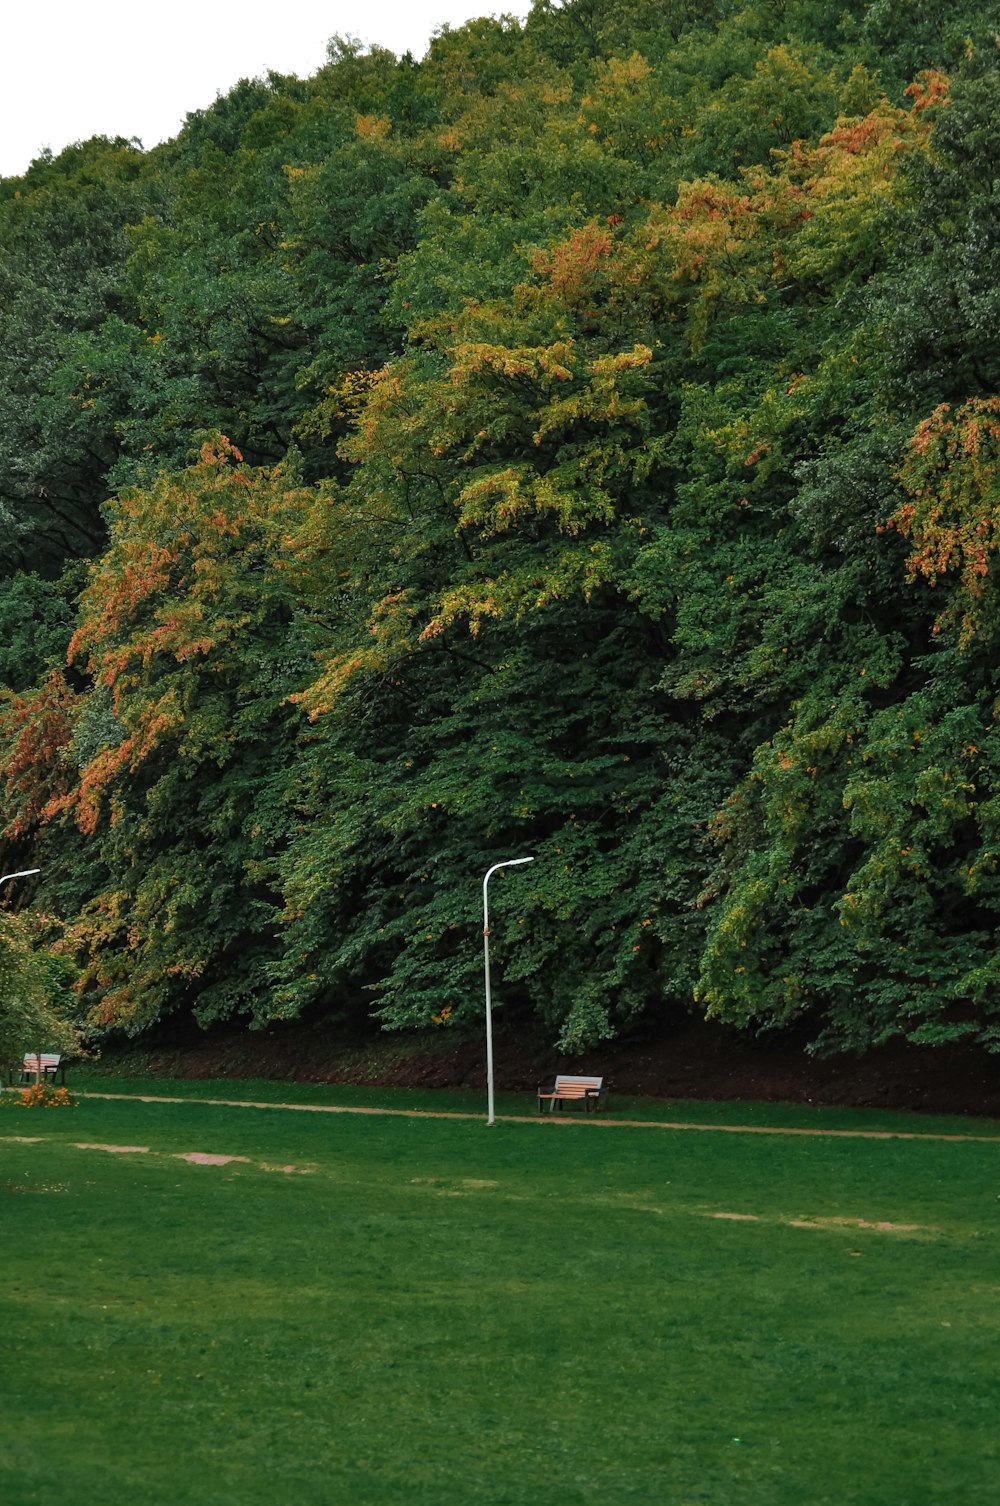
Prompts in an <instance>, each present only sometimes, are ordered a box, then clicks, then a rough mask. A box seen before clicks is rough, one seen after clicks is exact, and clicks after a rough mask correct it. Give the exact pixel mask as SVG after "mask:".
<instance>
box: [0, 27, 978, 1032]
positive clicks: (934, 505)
mask: <svg viewBox="0 0 1000 1506" xmlns="http://www.w3.org/2000/svg"><path fill="white" fill-rule="evenodd" d="M991 12H992V8H987V7H985V6H980V5H977V4H975V3H963V0H958V3H957V4H956V5H955V6H952V7H947V8H945V7H942V6H939V5H935V4H932V3H929V0H873V3H868V0H839V3H837V4H832V5H831V4H828V3H826V0H757V3H749V4H745V5H744V4H739V3H729V0H566V3H564V4H555V3H553V0H536V4H535V6H534V9H533V10H532V12H531V14H530V15H529V17H528V18H527V20H526V21H525V22H523V23H520V22H517V21H514V20H511V19H503V18H501V19H498V20H496V19H490V20H479V21H474V22H472V23H470V24H469V25H467V26H465V27H463V28H461V29H459V30H445V31H443V32H442V33H441V34H440V35H439V36H437V37H436V39H435V40H434V42H433V43H432V45H431V47H430V49H429V52H428V54H427V56H426V57H425V58H423V59H421V60H419V61H418V60H415V59H414V58H413V57H411V56H409V55H407V56H404V57H402V58H397V57H396V56H394V55H393V54H392V53H390V52H388V51H383V50H379V49H372V50H365V49H363V48H361V47H360V46H359V45H357V44H355V43H353V42H351V41H350V40H346V41H345V40H342V39H336V38H335V39H334V40H333V41H332V42H331V44H330V48H329V59H328V62H327V65H326V66H324V67H323V68H321V69H320V71H319V72H317V73H316V75H315V76H314V77H312V78H309V79H306V80H300V79H297V78H289V77H282V76H279V75H276V74H271V75H269V76H268V77H267V78H264V79H258V80H253V81H244V82H242V83H240V84H239V85H238V86H237V87H236V88H235V89H233V90H232V91H231V92H230V93H229V94H227V95H226V96H224V97H220V98H218V99H217V100H216V101H215V102H214V104H211V105H210V106H209V107H207V108H206V109H204V110H202V111H200V112H198V113H196V114H194V115H191V116H189V117H188V119H187V121H186V124H185V126H184V128H183V130H182V131H181V132H180V134H179V135H178V137H177V138H176V139H175V140H173V141H171V142H169V143H167V144H165V145H163V146H160V147H157V148H155V149H154V150H151V151H142V150H140V149H139V147H138V146H137V145H136V144H135V143H131V142H129V141H126V140H106V139H97V140H92V141H88V142H85V143H82V144H80V145H77V146H73V147H70V148H68V149H67V150H65V151H64V152H62V153H61V154H59V155H58V156H52V155H45V156H43V157H42V158H40V159H39V160H37V161H35V162H34V163H33V164H32V166H31V167H30V169H29V170H28V171H27V172H26V173H25V174H24V176H23V177H21V178H18V179H3V180H0V509H2V523H3V528H2V535H0V536H2V539H3V545H2V557H0V571H2V579H0V627H2V630H0V682H2V684H3V686H4V687H5V688H4V689H3V691H2V700H0V747H2V778H0V822H2V834H3V835H2V841H3V851H2V853H0V861H2V864H3V871H4V873H7V872H9V871H12V870H16V869H22V868H31V867H37V868H39V869H40V870H41V871H40V874H39V876H38V878H37V879H36V880H34V881H32V883H31V884H29V885H24V884H23V883H22V884H21V885H20V886H19V887H18V889H17V892H16V902H17V903H18V904H20V905H23V906H24V911H25V913H27V912H30V913H31V914H32V915H33V916H35V917H36V921H37V925H38V927H40V930H39V933H38V934H39V936H40V938H41V939H40V941H38V942H37V943H36V944H37V945H41V946H43V947H44V948H45V949H46V957H47V958H48V959H50V960H49V961H48V962H47V966H49V968H50V971H51V966H52V963H51V956H52V955H53V951H52V949H53V948H54V949H55V951H54V955H57V956H58V957H61V958H62V963H63V967H64V969H65V968H67V967H68V966H69V963H70V962H72V964H73V967H74V969H75V973H76V987H77V994H76V997H77V1000H78V1003H77V1008H78V1010H79V1011H80V1017H81V1018H82V1019H85V1020H86V1021H87V1022H88V1025H89V1028H90V1029H92V1030H96V1031H98V1032H99V1031H107V1030H115V1031H121V1030H124V1031H127V1032H129V1033H132V1034H135V1033H138V1032H140V1031H142V1030H144V1029H146V1028H147V1027H149V1026H150V1025H152V1024H153V1023H154V1022H156V1021H158V1020H160V1019H162V1018H163V1017H165V1016H168V1015H176V1014H178V1013H185V1012H186V1013H188V1014H192V1013H193V1015H194V1016H195V1018H196V1019H197V1020H198V1021H200V1022H201V1023H202V1024H204V1025H208V1024H211V1023H212V1022H215V1021H221V1020H230V1021H232V1022H239V1021H241V1020H242V1021H243V1022H245V1023H246V1024H248V1025H251V1026H252V1025H260V1024H263V1023H264V1022H266V1021H269V1020H273V1019H294V1018H298V1017H301V1018H305V1019H311V1020H316V1019H322V1018H330V1019H341V1020H345V1021H357V1020H358V1019H359V1018H365V1019H367V1018H372V1019H375V1020H377V1021H381V1022H382V1023H383V1024H385V1025H387V1026H389V1027H392V1028H400V1027H408V1026H414V1027H427V1026H430V1025H431V1024H432V1023H433V1024H436V1025H439V1026H441V1028H450V1027H451V1026H452V1025H454V1024H456V1023H461V1022H462V1021H463V1020H465V1021H468V1020H469V1019H470V1018H472V1017H473V1016H478V1014H479V1013H480V1011H481V1007H482V993H481V988H482V984H481V967H482V951H481V927H482V919H481V916H482V909H481V904H482V891H481V880H482V876H483V874H484V872H485V870H486V869H487V868H488V867H489V866H490V865H491V864H492V863H494V862H497V861H500V860H502V859H504V858H508V857H514V856H521V855H528V854H531V855H533V856H534V858H535V862H534V864H533V865H532V866H531V867H530V868H520V869H513V870H510V871H509V872H507V873H501V874H499V875H498V876H497V878H496V879H495V880H494V883H493V888H492V890H491V923H492V937H491V945H492V947H493V949H494V960H495V962H496V965H497V973H498V977H499V979H500V980H502V997H503V1002H504V1005H505V1009H506V1010H507V1012H508V1014H507V1017H508V1019H510V1020H514V1019H523V1020H528V1019H531V1020H532V1021H537V1022H539V1023H540V1024H541V1025H542V1026H543V1027H544V1028H545V1029H546V1030H547V1031H548V1033H549V1037H550V1039H551V1040H552V1041H553V1042H556V1041H558V1042H559V1043H560V1045H562V1046H563V1047H565V1048H568V1049H572V1048H579V1047H582V1046H585V1045H590V1044H593V1043H594V1042H597V1041H600V1040H602V1039H609V1038H611V1037H613V1036H616V1035H620V1034H623V1033H627V1032H628V1031H630V1030H631V1029H633V1028H635V1027H636V1026H637V1025H641V1026H642V1027H643V1028H650V1027H651V1026H654V1027H655V1025H656V1024H657V1022H659V1021H667V1020H668V1019H669V1018H670V1017H671V1016H678V1015H683V1014H689V1013H697V1012H701V1013H707V1014H708V1015H709V1016H710V1017H713V1018H716V1019H721V1020H725V1021H729V1022H734V1023H736V1024H740V1025H745V1026H747V1027H749V1028H751V1029H753V1030H762V1029H764V1030H767V1029H785V1028H787V1027H789V1026H791V1025H793V1024H794V1025H795V1027H796V1029H797V1030H805V1031H806V1032H807V1033H808V1037H809V1039H810V1040H811V1042H812V1048H813V1049H816V1050H819V1051H837V1050H843V1049H864V1048H865V1047H866V1046H869V1045H872V1044H875V1043H879V1042H882V1041H885V1040H887V1039H889V1038H891V1037H894V1036H896V1037H903V1038H906V1039H908V1040H910V1041H915V1042H922V1043H930V1044H933V1043H937V1042H947V1041H953V1040H957V1039H959V1038H968V1039H970V1040H977V1041H979V1042H981V1043H983V1044H984V1045H986V1046H987V1047H991V1048H993V1049H1000V950H998V937H997V932H998V919H1000V866H998V865H1000V733H998V732H997V731H996V724H995V720H994V718H995V717H996V716H997V715H1000V683H998V680H1000V671H998V668H997V664H998V634H1000V612H998V602H997V578H998V566H997V561H996V559H995V556H996V554H997V552H998V550H1000V343H998V339H997V333H998V328H1000V192H998V175H1000V159H998V155H997V150H996V124H997V121H998V120H1000V38H998V36H997V34H996V17H995V15H994V14H992V13H991ZM14 895H15V890H14V889H11V890H8V891H7V893H6V894H5V896H4V898H5V899H8V898H10V897H11V896H14ZM14 919H17V920H18V921H19V923H20V924H22V925H24V924H26V923H27V922H26V921H25V919H24V915H22V916H19V917H11V921H13V920H14ZM18 935H19V936H20V935H21V933H20V932H19V933H18ZM22 941H23V937H22ZM2 961H3V959H2V958H0V962H2Z"/></svg>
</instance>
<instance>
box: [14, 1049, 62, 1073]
mask: <svg viewBox="0 0 1000 1506" xmlns="http://www.w3.org/2000/svg"><path fill="white" fill-rule="evenodd" d="M61 1061H62V1057H61V1056H59V1055H57V1054H56V1053H55V1052H53V1051H41V1052H39V1051H26V1052H25V1053H24V1066H23V1068H22V1071H24V1072H54V1071H55V1069H56V1067H58V1065H59V1063H60V1062H61Z"/></svg>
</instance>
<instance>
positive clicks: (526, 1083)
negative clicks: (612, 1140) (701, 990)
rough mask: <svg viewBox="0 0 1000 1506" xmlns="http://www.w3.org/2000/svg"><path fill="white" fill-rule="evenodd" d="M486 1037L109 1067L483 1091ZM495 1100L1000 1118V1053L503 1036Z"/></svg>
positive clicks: (362, 1043) (307, 1036)
mask: <svg viewBox="0 0 1000 1506" xmlns="http://www.w3.org/2000/svg"><path fill="white" fill-rule="evenodd" d="M484 1054H485V1053H484V1045H483V1040H482V1037H481V1036H479V1035H478V1034H477V1035H475V1036H468V1035H461V1036H460V1035H458V1034H457V1033H456V1032H454V1031H449V1030H447V1029H444V1030H440V1031H436V1032H435V1033H434V1034H433V1035H430V1036H417V1035H405V1036H402V1035H397V1036H389V1035H377V1036H374V1037H368V1038H364V1039H362V1038H359V1037H357V1036H354V1037H351V1038H345V1036H344V1034H343V1032H342V1031H338V1030H337V1029H335V1028H332V1027H329V1026H326V1027H324V1026H319V1025H311V1026H305V1025H299V1026H283V1027H280V1028H276V1029H274V1030H266V1031H249V1030H245V1031H231V1032H228V1033H226V1034H211V1035H204V1036H202V1037H200V1038H197V1037H196V1038H194V1039H191V1038H187V1039H185V1040H183V1041H181V1040H170V1039H169V1038H163V1037H161V1038H160V1040H159V1041H157V1042H155V1043H152V1042H151V1043H150V1044H149V1045H136V1044H135V1043H133V1044H131V1045H130V1046H128V1047H127V1048H126V1047H120V1048H109V1049H107V1050H106V1051H105V1055H104V1057H103V1060H102V1063H101V1069H102V1070H103V1071H106V1072H108V1073H114V1074H117V1075H121V1074H126V1075H135V1076H151V1077H182V1078H184V1077H187V1078H209V1079H213V1080H217V1079H226V1078H265V1079H273V1080H276V1081H286V1082H329V1083H356V1084H363V1085H367V1086H377V1087H400V1088H484V1087H485V1079H486V1069H485V1061H484ZM494 1056H495V1076H496V1086H497V1089H498V1091H506V1092H523V1093H534V1091H535V1088H536V1086H537V1085H538V1084H539V1083H541V1082H544V1081H545V1080H546V1079H547V1078H549V1079H550V1078H551V1077H552V1074H553V1073H554V1072H557V1071H563V1072H586V1073H595V1074H599V1075H602V1076H604V1077H607V1078H608V1079H609V1083H610V1087H611V1090H612V1091H613V1092H617V1093H620V1094H627V1095H633V1094H634V1095H638V1096H642V1097H646V1098H694V1099H697V1098H703V1099H743V1100H747V1101H756V1102H763V1103H776V1102H785V1103H806V1102H808V1103H818V1104H831V1105H845V1106H851V1107H871V1108H889V1109H904V1110H917V1111H920V1110H923V1111H925V1112H927V1113H939V1114H978V1115H986V1116H996V1117H1000V1055H995V1056H990V1055H987V1054H986V1053H984V1052H982V1051H978V1050H974V1049H972V1048H969V1047H959V1046H950V1047H933V1048H932V1047H915V1046H905V1045H901V1044H900V1045H895V1044H894V1045H889V1046H885V1047H882V1048H880V1049H879V1050H877V1051H872V1052H869V1053H868V1054H867V1055H866V1056H863V1057H855V1056H837V1057H832V1058H828V1059H826V1060H817V1059H816V1058H813V1057H810V1056H808V1055H806V1053H805V1052H804V1050H803V1048H802V1045H801V1043H798V1042H793V1041H790V1040H787V1039H785V1040H770V1041H766V1040H762V1041H755V1040H752V1039H749V1038H747V1037H746V1036H743V1035H741V1034H738V1033H737V1032H735V1031H732V1030H728V1029H723V1028H719V1027H712V1026H708V1025H705V1024H703V1023H699V1022H694V1021H692V1022H690V1023H688V1024H686V1025H684V1026H683V1027H681V1028H680V1029H677V1030H675V1031H673V1032H672V1033H670V1034H669V1035H665V1036H663V1037H661V1038H658V1039H647V1040H642V1041H612V1042H608V1043H606V1044H605V1045H603V1046H600V1047H596V1048H595V1049H594V1050H592V1051H588V1052H584V1053H582V1054H580V1055H577V1056H560V1055H559V1054H558V1053H557V1052H555V1051H553V1049H552V1048H551V1046H548V1045H546V1043H545V1041H544V1040H543V1039H541V1038H540V1037H535V1036H532V1035H531V1034H529V1033H526V1032H516V1033H515V1032H512V1031H502V1030H498V1031H497V1033H496V1037H495V1045H494Z"/></svg>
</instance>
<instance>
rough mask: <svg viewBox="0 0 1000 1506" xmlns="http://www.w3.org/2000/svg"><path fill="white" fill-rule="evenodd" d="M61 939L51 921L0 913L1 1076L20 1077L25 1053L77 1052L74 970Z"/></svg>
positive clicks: (38, 917)
mask: <svg viewBox="0 0 1000 1506" xmlns="http://www.w3.org/2000/svg"><path fill="white" fill-rule="evenodd" d="M54 932H55V933H56V934H54ZM57 933H58V927H54V925H53V922H52V921H51V920H48V919H47V918H44V917H41V916H36V915H33V914H32V913H31V912H24V913H21V914H15V913H13V912H12V911H10V910H4V911H0V1076H4V1077H6V1076H7V1075H8V1074H9V1073H11V1072H14V1071H15V1070H16V1071H18V1072H19V1071H20V1068H21V1062H22V1060H23V1058H24V1054H25V1052H26V1051H57V1052H60V1053H65V1054H70V1053H72V1052H74V1051H75V1050H78V1049H79V1045H80V1032H79V1030H78V1029H77V1026H76V1024H75V1023H74V1004H75V1000H74V996H73V992H72V985H73V982H74V978H75V969H74V967H73V964H72V962H71V961H70V959H69V958H68V957H67V956H66V955H65V953H64V952H62V951H60V950H58V949H57V947H56V943H57V941H58V934H57Z"/></svg>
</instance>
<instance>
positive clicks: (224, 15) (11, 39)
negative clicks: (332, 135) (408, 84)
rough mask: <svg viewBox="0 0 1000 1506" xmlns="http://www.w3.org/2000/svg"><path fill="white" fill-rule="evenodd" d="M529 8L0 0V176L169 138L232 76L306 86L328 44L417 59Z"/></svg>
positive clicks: (471, 0) (424, 0)
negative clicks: (436, 37) (100, 139)
mask: <svg viewBox="0 0 1000 1506" xmlns="http://www.w3.org/2000/svg"><path fill="white" fill-rule="evenodd" d="M530 8H531V6H530V0H364V3H363V4H358V3H354V4H349V3H346V0H257V3H256V4H255V3H254V0H249V3H247V0H240V3H236V0H166V3H163V0H161V3H159V4H150V3H149V0H0V9H2V15H0V176H4V177H11V176H13V175H15V174H18V173H22V172H24V170H25V168H26V167H27V166H28V164H29V162H30V161H31V159H32V158H33V157H36V156H37V155H38V153H39V152H40V151H41V149H42V148H43V147H46V146H47V147H50V148H51V149H52V151H53V152H55V153H58V152H60V151H61V150H62V148H63V147H64V146H68V145H69V143H70V142H73V141H85V140H86V139H87V137H89V136H137V137H138V138H139V140H140V141H141V142H142V144H143V146H145V147H151V146H155V145H156V144H157V142H159V141H165V140H167V139H168V138H169V137H171V136H176V134H177V132H178V131H179V130H180V128H181V125H182V124H183V122H184V117H185V115H186V114H188V112H189V111H192V110H202V109H205V108H206V107H207V106H208V105H210V104H211V103H212V101H213V100H214V99H215V96H216V95H217V94H224V93H225V92H226V91H227V90H228V89H230V88H232V86H233V84H235V83H237V82H238V80H239V79H241V78H254V77H257V76H258V75H260V74H263V73H265V72H266V71H267V70H268V69H273V70H274V71H275V72H276V73H295V74H298V76H299V77H300V78H305V77H307V76H308V75H309V74H311V73H315V72H316V70H317V69H318V68H320V67H322V65H323V63H324V62H325V61H326V44H327V41H328V40H329V38H330V37H332V36H333V35H335V34H337V35H339V36H352V37H357V38H359V39H360V40H361V41H362V42H365V43H368V44H372V43H377V44H378V45H379V46H382V47H388V48H391V50H392V51H393V52H395V53H403V52H406V51H410V52H412V53H413V55H414V56H415V57H418V58H419V57H422V56H423V54H424V53H425V52H426V50H427V46H428V43H429V41H430V38H431V35H432V33H433V32H435V31H436V30H438V29H439V28H440V27H441V26H443V25H446V24H447V25H449V26H453V27H454V26H461V25H462V23H463V22H464V21H468V20H469V19H471V17H473V16H480V15H496V14H507V15H516V16H519V17H524V16H525V15H527V13H528V11H529V10H530Z"/></svg>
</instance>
